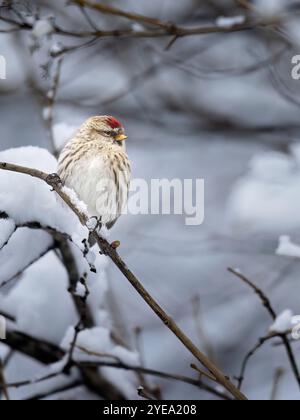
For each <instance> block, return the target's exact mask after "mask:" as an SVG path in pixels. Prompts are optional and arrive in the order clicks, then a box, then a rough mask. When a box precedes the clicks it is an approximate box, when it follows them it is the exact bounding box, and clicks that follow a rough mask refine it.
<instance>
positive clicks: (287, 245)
mask: <svg viewBox="0 0 300 420" xmlns="http://www.w3.org/2000/svg"><path fill="white" fill-rule="evenodd" d="M276 254H277V255H280V256H283V257H291V258H300V245H297V244H294V243H293V242H292V241H291V238H290V236H281V237H280V238H279V245H278V248H277V250H276Z"/></svg>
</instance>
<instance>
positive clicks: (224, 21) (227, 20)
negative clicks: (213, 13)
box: [216, 15, 246, 29]
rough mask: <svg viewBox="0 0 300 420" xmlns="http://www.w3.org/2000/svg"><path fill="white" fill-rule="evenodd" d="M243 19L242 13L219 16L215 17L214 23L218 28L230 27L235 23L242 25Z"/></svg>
mask: <svg viewBox="0 0 300 420" xmlns="http://www.w3.org/2000/svg"><path fill="white" fill-rule="evenodd" d="M245 21H246V17H245V16H243V15H241V16H233V17H225V16H220V17H218V18H217V19H216V25H217V26H218V27H219V28H224V29H231V28H233V27H234V26H236V25H242V24H243V23H245Z"/></svg>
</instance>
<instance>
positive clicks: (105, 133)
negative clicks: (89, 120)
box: [101, 130, 112, 137]
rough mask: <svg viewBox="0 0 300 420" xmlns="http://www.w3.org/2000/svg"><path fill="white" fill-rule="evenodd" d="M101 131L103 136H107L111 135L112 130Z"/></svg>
mask: <svg viewBox="0 0 300 420" xmlns="http://www.w3.org/2000/svg"><path fill="white" fill-rule="evenodd" d="M101 133H102V134H104V135H105V136H108V137H111V136H112V131H111V130H101Z"/></svg>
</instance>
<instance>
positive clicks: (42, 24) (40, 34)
mask: <svg viewBox="0 0 300 420" xmlns="http://www.w3.org/2000/svg"><path fill="white" fill-rule="evenodd" d="M53 32H54V28H53V25H52V23H51V20H50V19H40V20H37V21H36V22H35V24H34V27H33V28H32V35H33V36H34V37H35V38H44V37H45V36H49V35H51V34H52V33H53Z"/></svg>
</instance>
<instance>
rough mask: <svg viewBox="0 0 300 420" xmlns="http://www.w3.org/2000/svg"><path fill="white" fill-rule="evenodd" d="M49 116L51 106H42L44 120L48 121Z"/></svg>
mask: <svg viewBox="0 0 300 420" xmlns="http://www.w3.org/2000/svg"><path fill="white" fill-rule="evenodd" d="M50 116H51V108H50V107H49V106H46V107H44V108H43V118H44V120H45V121H48V120H49V118H50Z"/></svg>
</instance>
